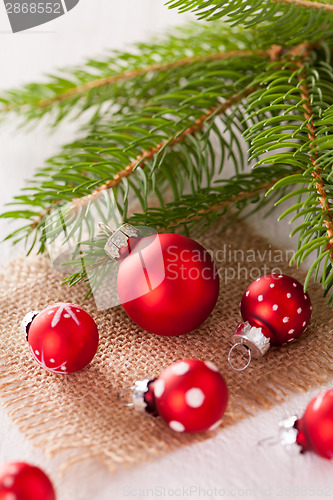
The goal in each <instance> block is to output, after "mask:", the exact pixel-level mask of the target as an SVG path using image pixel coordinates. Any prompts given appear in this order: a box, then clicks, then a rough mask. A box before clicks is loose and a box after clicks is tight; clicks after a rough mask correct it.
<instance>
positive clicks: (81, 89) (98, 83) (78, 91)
mask: <svg viewBox="0 0 333 500" xmlns="http://www.w3.org/2000/svg"><path fill="white" fill-rule="evenodd" d="M253 55H257V56H258V57H265V56H266V55H267V51H265V50H255V51H251V50H230V51H229V52H217V53H215V54H210V55H208V56H204V57H200V56H195V57H186V58H184V59H180V60H178V61H174V62H168V63H164V64H151V65H150V66H146V67H145V68H141V69H133V70H128V71H124V72H123V73H119V74H118V75H114V76H109V77H105V78H99V79H97V80H92V81H90V82H87V83H85V84H84V85H81V86H78V87H74V88H72V89H69V90H67V92H64V93H63V94H59V95H57V96H56V97H53V98H51V99H42V100H41V101H39V102H37V103H36V107H40V108H48V107H50V106H52V105H53V104H56V103H59V102H61V101H64V100H66V99H70V98H73V97H79V96H82V94H86V93H87V92H89V91H90V90H92V89H98V88H101V87H107V86H109V85H113V84H114V83H117V82H120V81H125V80H129V79H132V78H135V77H137V76H142V75H145V74H147V73H151V72H155V71H165V70H170V69H175V68H178V67H179V66H185V65H189V64H192V63H194V62H200V63H203V62H206V61H218V60H220V59H227V58H230V57H247V56H253ZM10 110H11V108H10V107H6V108H4V111H6V112H8V111H10Z"/></svg>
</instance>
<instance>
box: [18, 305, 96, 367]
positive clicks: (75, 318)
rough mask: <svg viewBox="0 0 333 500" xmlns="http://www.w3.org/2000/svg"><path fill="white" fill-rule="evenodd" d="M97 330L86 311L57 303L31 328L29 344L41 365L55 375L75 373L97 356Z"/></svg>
mask: <svg viewBox="0 0 333 500" xmlns="http://www.w3.org/2000/svg"><path fill="white" fill-rule="evenodd" d="M98 340H99V336H98V329H97V326H96V323H95V321H94V320H93V319H92V317H91V316H90V314H88V313H87V312H86V311H85V310H84V309H82V308H81V307H79V306H76V305H74V304H54V305H52V306H48V307H47V308H46V309H44V311H42V312H40V313H39V314H38V315H37V316H36V317H35V318H34V319H33V321H32V323H31V325H30V327H29V333H28V342H29V346H30V350H31V353H32V355H33V357H34V358H35V360H36V361H37V363H38V364H40V365H41V366H42V367H43V368H45V369H46V370H48V371H50V372H53V373H74V372H77V371H79V370H82V368H84V367H85V366H87V365H88V364H89V363H90V361H91V360H92V359H93V357H94V356H95V354H96V351H97V347H98Z"/></svg>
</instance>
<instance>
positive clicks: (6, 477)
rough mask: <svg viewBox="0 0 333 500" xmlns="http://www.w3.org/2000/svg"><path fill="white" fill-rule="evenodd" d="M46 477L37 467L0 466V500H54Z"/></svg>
mask: <svg viewBox="0 0 333 500" xmlns="http://www.w3.org/2000/svg"><path fill="white" fill-rule="evenodd" d="M55 499H56V494H55V491H54V488H53V486H52V483H51V481H50V480H49V478H48V477H47V475H46V474H45V473H44V472H43V471H42V470H41V469H39V468H38V467H34V466H33V465H29V464H25V463H22V462H12V463H7V464H4V465H2V466H0V500H55Z"/></svg>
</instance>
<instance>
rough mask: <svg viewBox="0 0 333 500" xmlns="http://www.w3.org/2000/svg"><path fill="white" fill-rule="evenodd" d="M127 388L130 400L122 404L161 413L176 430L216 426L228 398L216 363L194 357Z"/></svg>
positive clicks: (178, 362) (198, 430)
mask: <svg viewBox="0 0 333 500" xmlns="http://www.w3.org/2000/svg"><path fill="white" fill-rule="evenodd" d="M130 389H132V390H133V393H132V398H133V403H130V404H128V405H125V406H134V407H135V408H136V409H139V410H145V411H146V412H148V413H150V414H152V415H153V416H161V417H162V418H163V420H165V422H166V423H167V424H168V425H169V427H170V428H171V429H172V430H174V431H176V432H188V433H194V432H204V431H212V430H214V429H216V428H217V427H218V426H219V425H220V423H221V419H222V417H223V415H224V413H225V410H226V407H227V402H228V389H227V385H226V383H225V380H224V378H223V377H222V375H221V374H220V373H219V371H218V369H217V368H216V366H215V365H214V364H213V363H211V362H209V361H207V362H203V361H199V360H197V359H184V360H182V361H177V362H175V363H172V364H171V365H170V366H168V367H167V368H166V369H165V370H164V371H163V372H162V373H161V375H160V376H159V377H158V378H157V379H145V380H140V381H138V382H136V384H135V386H134V387H132V388H130ZM127 390H128V389H126V390H125V391H124V392H126V391H127ZM123 394H124V393H122V394H121V396H120V397H122V395H123Z"/></svg>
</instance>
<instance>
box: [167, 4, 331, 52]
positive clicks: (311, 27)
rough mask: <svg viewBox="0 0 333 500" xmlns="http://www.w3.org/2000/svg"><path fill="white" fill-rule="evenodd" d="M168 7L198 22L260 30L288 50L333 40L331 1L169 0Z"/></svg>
mask: <svg viewBox="0 0 333 500" xmlns="http://www.w3.org/2000/svg"><path fill="white" fill-rule="evenodd" d="M166 5H167V6H168V7H169V8H177V9H178V10H179V12H189V11H191V12H193V13H195V14H196V15H197V17H198V19H206V20H208V21H213V20H216V19H221V18H227V19H228V20H229V22H232V23H233V26H235V25H244V26H245V27H247V28H253V27H256V29H257V30H258V32H259V33H260V34H261V33H266V34H268V33H269V34H270V39H271V40H274V41H275V43H277V44H281V45H283V46H285V47H286V46H289V47H290V46H293V45H295V44H298V43H301V42H302V41H304V40H307V41H308V42H309V43H313V42H315V41H317V40H318V39H322V40H329V39H330V40H331V39H332V36H333V5H332V4H331V3H330V2H329V1H328V0H326V1H321V2H317V1H309V0H262V1H258V0H247V1H244V0H232V1H230V0H209V1H206V0H169V1H168V2H167V3H166Z"/></svg>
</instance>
